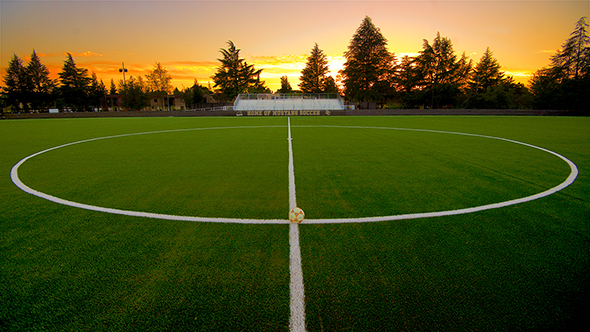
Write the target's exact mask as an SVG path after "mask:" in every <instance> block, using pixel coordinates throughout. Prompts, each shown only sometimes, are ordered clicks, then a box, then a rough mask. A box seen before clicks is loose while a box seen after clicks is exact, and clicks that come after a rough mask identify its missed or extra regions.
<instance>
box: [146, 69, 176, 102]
mask: <svg viewBox="0 0 590 332" xmlns="http://www.w3.org/2000/svg"><path fill="white" fill-rule="evenodd" d="M145 79H146V83H147V90H148V91H149V92H150V94H151V95H152V96H155V97H157V99H158V100H159V101H160V107H161V108H162V109H164V108H165V104H164V102H165V100H166V98H167V96H168V95H169V94H170V93H171V92H172V84H171V83H170V82H171V81H172V77H171V76H170V74H169V73H168V70H166V69H165V68H164V67H162V64H161V63H159V62H156V65H155V66H154V69H153V70H150V71H148V74H147V75H145Z"/></svg>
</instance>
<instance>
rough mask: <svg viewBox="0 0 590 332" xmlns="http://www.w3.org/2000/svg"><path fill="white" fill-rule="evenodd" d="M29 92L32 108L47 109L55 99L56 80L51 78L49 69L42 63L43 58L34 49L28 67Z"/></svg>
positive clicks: (28, 98)
mask: <svg viewBox="0 0 590 332" xmlns="http://www.w3.org/2000/svg"><path fill="white" fill-rule="evenodd" d="M26 76H27V84H26V85H27V90H28V91H27V93H26V99H27V101H28V102H29V104H30V106H31V108H32V109H35V110H46V109H48V108H49V106H51V104H52V103H53V101H54V90H55V88H56V87H57V82H56V80H53V79H50V78H49V69H47V66H45V65H44V64H42V63H41V59H40V58H39V56H38V55H37V53H36V52H35V50H33V53H32V54H31V60H30V61H29V64H28V65H27V68H26Z"/></svg>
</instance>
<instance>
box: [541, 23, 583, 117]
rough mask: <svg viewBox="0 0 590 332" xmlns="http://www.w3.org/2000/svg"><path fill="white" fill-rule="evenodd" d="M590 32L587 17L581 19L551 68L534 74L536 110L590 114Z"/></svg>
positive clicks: (554, 58) (555, 56)
mask: <svg viewBox="0 0 590 332" xmlns="http://www.w3.org/2000/svg"><path fill="white" fill-rule="evenodd" d="M587 28H588V24H587V23H586V17H582V18H580V20H578V22H577V23H576V27H575V30H574V32H572V33H571V34H570V38H568V39H567V40H566V42H565V43H564V44H563V46H562V50H560V51H559V52H557V54H555V55H554V56H553V57H551V65H550V66H549V67H547V68H542V69H540V70H538V71H537V72H535V73H534V74H533V77H532V78H531V80H530V81H529V88H530V91H531V93H532V94H533V96H534V108H537V109H566V110H572V111H578V112H581V114H584V115H588V114H590V112H589V111H588V91H590V36H588V30H587Z"/></svg>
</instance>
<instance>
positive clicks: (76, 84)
mask: <svg viewBox="0 0 590 332" xmlns="http://www.w3.org/2000/svg"><path fill="white" fill-rule="evenodd" d="M59 80H60V83H61V85H60V87H59V91H60V97H61V99H62V100H61V102H62V103H63V106H65V107H70V108H73V109H74V110H77V111H84V110H86V107H87V106H88V102H89V99H88V95H89V92H90V87H89V84H90V82H91V79H90V78H89V77H88V69H85V68H78V67H77V66H76V63H75V62H74V59H73V58H72V55H71V54H70V53H68V56H67V58H66V60H65V61H64V65H63V67H62V70H61V72H60V73H59Z"/></svg>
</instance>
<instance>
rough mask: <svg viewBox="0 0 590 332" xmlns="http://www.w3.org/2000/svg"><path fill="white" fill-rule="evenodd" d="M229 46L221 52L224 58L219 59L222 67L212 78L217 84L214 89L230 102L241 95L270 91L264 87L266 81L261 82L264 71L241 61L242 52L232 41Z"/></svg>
mask: <svg viewBox="0 0 590 332" xmlns="http://www.w3.org/2000/svg"><path fill="white" fill-rule="evenodd" d="M227 44H228V48H227V49H221V50H220V52H221V54H222V55H223V58H221V59H217V60H218V61H219V62H220V65H219V67H217V72H216V73H215V75H213V76H212V77H211V78H212V79H213V82H215V86H214V87H215V88H218V89H219V91H220V92H221V93H222V94H223V95H225V97H226V98H227V99H229V100H233V99H234V98H235V97H236V96H237V95H238V94H240V93H246V92H251V93H255V92H258V91H261V90H263V91H264V90H268V88H266V87H265V86H264V81H261V80H260V73H261V72H262V69H259V70H256V69H255V68H254V65H250V64H248V63H247V62H246V60H244V59H241V58H240V50H239V49H236V47H235V45H234V43H233V42H232V41H231V40H230V41H228V42H227Z"/></svg>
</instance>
